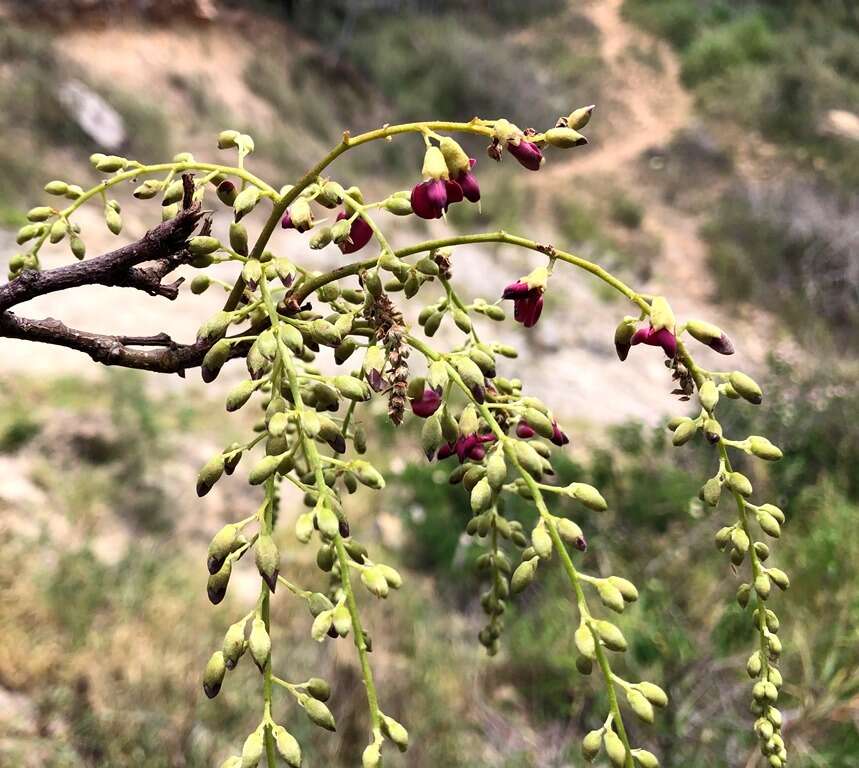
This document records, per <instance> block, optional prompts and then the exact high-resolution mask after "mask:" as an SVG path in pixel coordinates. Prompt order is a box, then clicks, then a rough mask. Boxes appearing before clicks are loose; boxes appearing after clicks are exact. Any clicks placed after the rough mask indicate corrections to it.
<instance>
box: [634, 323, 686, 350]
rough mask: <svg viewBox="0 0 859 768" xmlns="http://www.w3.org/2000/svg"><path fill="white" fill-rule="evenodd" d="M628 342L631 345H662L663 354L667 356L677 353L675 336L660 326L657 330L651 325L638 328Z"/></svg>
mask: <svg viewBox="0 0 859 768" xmlns="http://www.w3.org/2000/svg"><path fill="white" fill-rule="evenodd" d="M630 344H631V345H632V346H635V345H636V344H647V345H648V346H650V347H662V351H663V352H664V353H665V356H666V357H669V358H673V357H674V356H675V355H676V354H677V337H676V336H675V335H674V334H673V333H671V331H669V330H668V329H667V328H660V329H659V330H658V331H657V330H655V329H654V328H653V327H652V326H651V327H648V328H639V329H638V330H637V331H636V332H635V333H634V334H632V340H631V341H630Z"/></svg>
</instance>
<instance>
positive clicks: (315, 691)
mask: <svg viewBox="0 0 859 768" xmlns="http://www.w3.org/2000/svg"><path fill="white" fill-rule="evenodd" d="M307 691H308V693H309V694H310V695H311V696H313V698H314V699H318V700H319V701H328V699H330V698H331V686H330V685H328V683H327V682H325V680H323V679H322V678H321V677H311V678H310V680H308V681H307Z"/></svg>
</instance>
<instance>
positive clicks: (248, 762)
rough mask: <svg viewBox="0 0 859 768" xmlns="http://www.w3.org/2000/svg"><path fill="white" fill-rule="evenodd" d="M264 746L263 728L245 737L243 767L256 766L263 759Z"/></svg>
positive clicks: (253, 767)
mask: <svg viewBox="0 0 859 768" xmlns="http://www.w3.org/2000/svg"><path fill="white" fill-rule="evenodd" d="M263 747H264V742H263V732H262V730H261V729H260V730H256V731H254V732H253V733H252V734H250V735H249V736H248V737H247V738H246V739H245V743H244V744H243V745H242V765H241V768H256V766H257V765H258V764H259V761H260V760H261V759H262V753H263Z"/></svg>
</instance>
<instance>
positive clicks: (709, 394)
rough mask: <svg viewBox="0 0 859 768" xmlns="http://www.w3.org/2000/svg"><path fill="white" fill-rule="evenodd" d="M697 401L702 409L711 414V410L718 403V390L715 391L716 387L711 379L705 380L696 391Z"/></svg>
mask: <svg viewBox="0 0 859 768" xmlns="http://www.w3.org/2000/svg"><path fill="white" fill-rule="evenodd" d="M698 399H699V400H700V401H701V405H702V406H703V407H704V409H705V410H706V411H708V412H710V413H712V411H713V409H714V408H715V407H716V403H718V402H719V390H718V389H716V385H715V383H714V382H713V380H712V379H707V380H706V381H705V382H704V383H703V384H702V385H701V386H700V388H699V389H698Z"/></svg>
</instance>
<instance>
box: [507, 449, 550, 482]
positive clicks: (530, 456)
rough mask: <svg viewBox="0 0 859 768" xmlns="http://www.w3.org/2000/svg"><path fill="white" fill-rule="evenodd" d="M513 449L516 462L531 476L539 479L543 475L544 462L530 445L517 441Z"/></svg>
mask: <svg viewBox="0 0 859 768" xmlns="http://www.w3.org/2000/svg"><path fill="white" fill-rule="evenodd" d="M513 449H514V451H515V453H516V460H517V461H518V462H519V464H520V465H521V466H522V468H523V469H524V470H525V471H526V472H527V473H528V474H529V475H532V476H533V477H538V478H539V477H540V476H541V475H542V474H543V460H542V459H541V458H540V454H538V453H537V451H536V450H534V448H533V446H532V445H531V444H530V443H526V442H525V441H524V440H517V441H516V442H515V443H514V444H513Z"/></svg>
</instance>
